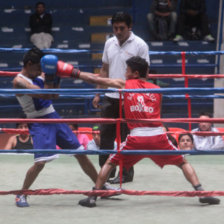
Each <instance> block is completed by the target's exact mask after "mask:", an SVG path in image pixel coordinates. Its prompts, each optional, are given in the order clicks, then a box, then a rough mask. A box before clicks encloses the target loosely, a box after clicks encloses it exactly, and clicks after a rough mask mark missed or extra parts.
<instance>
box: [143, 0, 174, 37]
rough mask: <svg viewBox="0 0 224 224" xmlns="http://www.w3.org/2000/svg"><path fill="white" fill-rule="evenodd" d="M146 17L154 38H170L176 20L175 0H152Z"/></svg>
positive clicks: (172, 34)
mask: <svg viewBox="0 0 224 224" xmlns="http://www.w3.org/2000/svg"><path fill="white" fill-rule="evenodd" d="M147 19H148V23H149V29H150V32H151V34H152V35H153V36H154V38H155V40H168V39H172V38H173V37H174V34H175V27H176V22H177V13H176V2H175V1H174V0H153V2H152V5H151V10H150V13H148V14H147Z"/></svg>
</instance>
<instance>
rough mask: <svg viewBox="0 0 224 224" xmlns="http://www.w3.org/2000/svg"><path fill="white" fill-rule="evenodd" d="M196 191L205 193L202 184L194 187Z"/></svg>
mask: <svg viewBox="0 0 224 224" xmlns="http://www.w3.org/2000/svg"><path fill="white" fill-rule="evenodd" d="M194 189H195V190H196V191H204V189H203V187H202V186H201V184H198V185H196V186H194Z"/></svg>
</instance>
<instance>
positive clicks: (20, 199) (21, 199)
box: [16, 194, 30, 207]
mask: <svg viewBox="0 0 224 224" xmlns="http://www.w3.org/2000/svg"><path fill="white" fill-rule="evenodd" d="M16 206H17V207H29V206H30V205H29V204H28V202H27V200H26V196H25V195H24V194H22V195H16Z"/></svg>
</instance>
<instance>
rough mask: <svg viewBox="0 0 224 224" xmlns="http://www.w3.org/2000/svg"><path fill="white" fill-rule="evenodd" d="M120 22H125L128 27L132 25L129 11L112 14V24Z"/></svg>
mask: <svg viewBox="0 0 224 224" xmlns="http://www.w3.org/2000/svg"><path fill="white" fill-rule="evenodd" d="M119 22H125V24H126V25H127V26H128V27H131V26H132V18H131V16H130V15H129V14H128V13H125V12H116V13H115V14H114V15H113V16H112V20H111V23H112V25H113V24H114V23H119Z"/></svg>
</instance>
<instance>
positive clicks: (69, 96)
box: [0, 94, 224, 99]
mask: <svg viewBox="0 0 224 224" xmlns="http://www.w3.org/2000/svg"><path fill="white" fill-rule="evenodd" d="M94 97H95V95H72V94H71V95H63V94H62V95H59V99H60V98H62V99H63V98H65V99H67V98H70V99H71V98H75V99H77V98H80V99H93V98H94ZM101 97H103V96H101ZM0 98H12V99H14V98H15V94H0ZM163 98H165V99H186V95H163ZM189 98H191V99H223V98H224V95H189Z"/></svg>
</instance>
